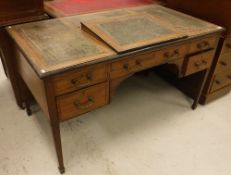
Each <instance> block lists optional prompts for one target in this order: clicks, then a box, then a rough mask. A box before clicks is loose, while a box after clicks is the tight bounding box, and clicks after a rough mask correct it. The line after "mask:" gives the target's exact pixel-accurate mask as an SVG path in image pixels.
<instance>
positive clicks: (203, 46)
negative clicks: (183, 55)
mask: <svg viewBox="0 0 231 175" xmlns="http://www.w3.org/2000/svg"><path fill="white" fill-rule="evenodd" d="M216 46H217V38H216V37H209V38H204V39H200V40H197V41H194V42H192V43H191V45H190V49H189V53H190V54H192V53H197V52H202V51H205V50H211V49H215V48H216Z"/></svg>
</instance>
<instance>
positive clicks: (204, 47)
mask: <svg viewBox="0 0 231 175" xmlns="http://www.w3.org/2000/svg"><path fill="white" fill-rule="evenodd" d="M197 48H198V49H201V50H208V49H210V45H209V43H208V41H204V42H201V43H198V44H197Z"/></svg>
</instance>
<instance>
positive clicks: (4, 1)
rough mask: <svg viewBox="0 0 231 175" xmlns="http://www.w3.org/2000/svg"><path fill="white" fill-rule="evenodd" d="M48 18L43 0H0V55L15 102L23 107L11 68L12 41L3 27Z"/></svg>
mask: <svg viewBox="0 0 231 175" xmlns="http://www.w3.org/2000/svg"><path fill="white" fill-rule="evenodd" d="M43 19H48V16H47V15H46V14H45V12H44V9H43V0H1V1H0V57H1V61H2V64H3V67H4V70H5V73H6V75H7V76H8V77H9V79H10V81H11V84H12V87H13V89H14V93H15V97H16V101H17V104H18V106H19V107H20V108H23V100H22V97H21V96H20V93H19V92H18V91H19V90H18V89H19V88H20V87H19V85H18V84H17V79H15V77H14V76H12V74H14V73H13V72H14V69H13V68H12V64H11V61H12V60H11V58H12V54H13V53H12V43H11V42H10V40H9V38H8V35H7V33H6V31H5V27H6V26H9V25H15V24H19V23H26V22H31V21H38V20H43Z"/></svg>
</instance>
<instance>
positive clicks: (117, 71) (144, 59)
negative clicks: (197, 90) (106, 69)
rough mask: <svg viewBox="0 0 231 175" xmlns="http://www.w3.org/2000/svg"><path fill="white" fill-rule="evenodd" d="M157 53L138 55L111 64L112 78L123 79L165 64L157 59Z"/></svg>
mask: <svg viewBox="0 0 231 175" xmlns="http://www.w3.org/2000/svg"><path fill="white" fill-rule="evenodd" d="M155 54H156V53H155V52H148V53H145V54H136V55H134V56H129V57H127V58H122V59H121V60H119V61H116V62H113V63H112V64H111V72H110V78H116V77H121V76H124V75H127V74H131V73H134V72H137V71H140V70H143V69H146V68H149V67H153V66H155V65H159V64H161V63H162V62H164V59H163V58H156V56H155Z"/></svg>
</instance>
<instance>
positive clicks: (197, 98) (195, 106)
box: [192, 69, 209, 110]
mask: <svg viewBox="0 0 231 175" xmlns="http://www.w3.org/2000/svg"><path fill="white" fill-rule="evenodd" d="M202 74H203V75H202V76H203V78H202V80H201V85H200V88H199V90H198V93H197V96H196V97H195V99H194V102H193V105H192V109H193V110H195V109H196V108H197V105H198V102H199V100H200V98H201V95H202V91H203V89H204V87H205V83H206V80H207V78H208V74H209V69H206V70H204V71H202Z"/></svg>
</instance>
